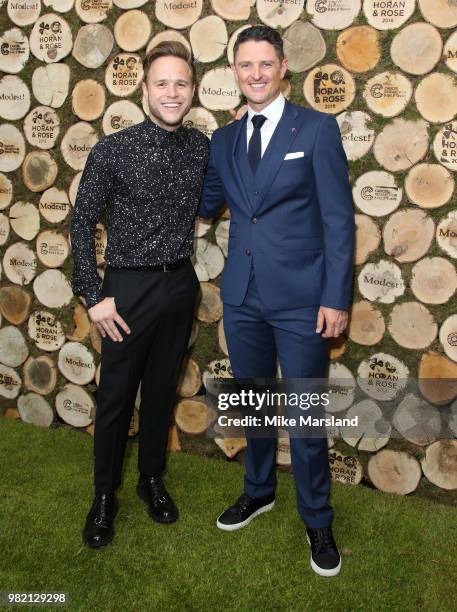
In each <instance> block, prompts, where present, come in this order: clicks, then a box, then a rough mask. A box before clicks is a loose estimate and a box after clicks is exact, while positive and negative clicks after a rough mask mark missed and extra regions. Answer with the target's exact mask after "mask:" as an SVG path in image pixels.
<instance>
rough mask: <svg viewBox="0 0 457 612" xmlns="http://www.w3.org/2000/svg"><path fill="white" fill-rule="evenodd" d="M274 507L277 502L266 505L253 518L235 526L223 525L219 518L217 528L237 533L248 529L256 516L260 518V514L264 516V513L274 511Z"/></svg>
mask: <svg viewBox="0 0 457 612" xmlns="http://www.w3.org/2000/svg"><path fill="white" fill-rule="evenodd" d="M274 505H275V502H274V501H272V502H271V504H266V506H262V507H261V508H258V509H257V510H256V511H255V512H253V513H252V514H251V516H249V517H248V518H247V519H245V520H244V521H241V523H235V524H234V525H226V524H225V523H221V522H220V521H219V518H220V517H219V518H218V519H217V521H216V526H217V527H218V528H219V529H222V530H223V531H236V530H237V529H242V528H243V527H246V526H247V525H249V523H250V522H251V521H252V520H253V519H255V517H256V516H259V514H263V513H264V512H269V511H270V510H272V509H273V506H274ZM221 516H222V514H221Z"/></svg>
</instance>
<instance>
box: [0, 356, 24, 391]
mask: <svg viewBox="0 0 457 612" xmlns="http://www.w3.org/2000/svg"><path fill="white" fill-rule="evenodd" d="M21 384H22V382H21V379H20V377H19V374H18V373H17V372H16V370H13V368H9V367H8V366H6V365H3V364H2V363H0V395H2V396H3V397H6V398H7V399H14V398H15V397H17V396H18V395H19V391H20V390H21Z"/></svg>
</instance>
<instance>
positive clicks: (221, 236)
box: [215, 219, 230, 257]
mask: <svg viewBox="0 0 457 612" xmlns="http://www.w3.org/2000/svg"><path fill="white" fill-rule="evenodd" d="M229 229H230V219H226V220H223V221H220V222H219V223H218V224H217V227H216V231H215V237H216V242H217V244H218V246H219V248H220V249H221V251H222V253H223V254H224V257H227V255H228V241H229Z"/></svg>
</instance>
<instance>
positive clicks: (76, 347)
mask: <svg viewBox="0 0 457 612" xmlns="http://www.w3.org/2000/svg"><path fill="white" fill-rule="evenodd" d="M57 365H58V367H59V371H60V372H61V373H62V374H63V375H64V376H65V378H66V379H68V380H69V381H70V382H73V383H76V384H78V385H87V383H89V382H90V381H91V380H93V378H94V376H95V363H94V357H93V355H92V353H91V352H90V351H89V349H88V348H87V347H86V346H84V344H80V343H79V342H67V343H66V344H64V345H63V347H62V348H61V349H60V352H59V361H58V364H57Z"/></svg>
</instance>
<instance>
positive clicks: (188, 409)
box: [175, 399, 209, 434]
mask: <svg viewBox="0 0 457 612" xmlns="http://www.w3.org/2000/svg"><path fill="white" fill-rule="evenodd" d="M175 421H176V425H177V426H178V427H179V429H180V430H181V431H183V432H185V433H188V434H201V433H203V432H204V431H206V430H207V429H208V427H209V419H208V409H207V407H206V404H205V402H204V401H203V400H197V399H185V400H181V401H180V402H178V403H177V404H176V408H175Z"/></svg>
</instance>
